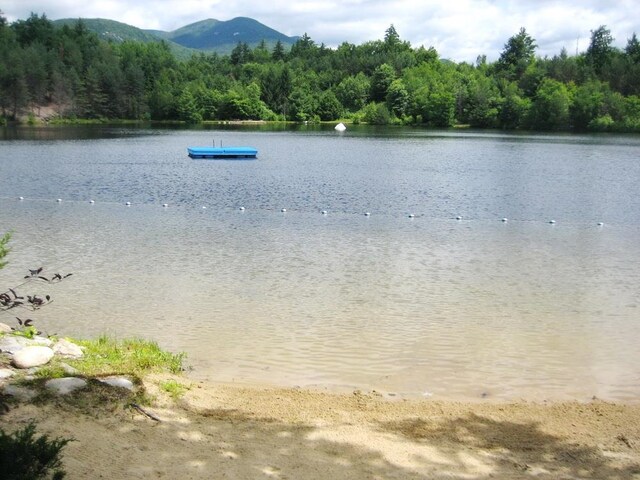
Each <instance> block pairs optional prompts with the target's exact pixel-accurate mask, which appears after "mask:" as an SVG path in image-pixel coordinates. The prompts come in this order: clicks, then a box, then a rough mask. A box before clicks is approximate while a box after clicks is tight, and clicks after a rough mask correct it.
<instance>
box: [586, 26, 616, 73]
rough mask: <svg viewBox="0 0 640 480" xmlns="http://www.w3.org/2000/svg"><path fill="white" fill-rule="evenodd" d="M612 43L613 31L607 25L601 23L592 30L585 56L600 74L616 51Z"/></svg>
mask: <svg viewBox="0 0 640 480" xmlns="http://www.w3.org/2000/svg"><path fill="white" fill-rule="evenodd" d="M612 44H613V37H612V36H611V31H610V30H609V29H608V28H607V27H606V26H605V25H601V26H599V27H598V28H597V29H595V30H592V31H591V42H590V43H589V47H588V48H587V52H586V55H585V56H586V58H587V61H588V62H589V64H590V65H591V66H592V67H593V70H594V71H595V72H596V74H598V75H599V74H601V73H602V71H603V69H604V68H605V67H606V66H607V65H608V64H609V63H610V62H611V56H612V54H613V51H614V49H613V47H612V46H611V45H612Z"/></svg>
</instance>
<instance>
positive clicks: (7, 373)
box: [0, 368, 16, 380]
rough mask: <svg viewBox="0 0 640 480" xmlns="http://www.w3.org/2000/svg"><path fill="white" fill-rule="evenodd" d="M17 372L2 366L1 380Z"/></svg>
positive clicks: (0, 370)
mask: <svg viewBox="0 0 640 480" xmlns="http://www.w3.org/2000/svg"><path fill="white" fill-rule="evenodd" d="M15 374H16V372H14V371H13V370H11V369H9V368H0V380H1V379H3V378H9V377H13V376H14V375H15Z"/></svg>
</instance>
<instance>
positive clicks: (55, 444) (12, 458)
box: [0, 422, 72, 480]
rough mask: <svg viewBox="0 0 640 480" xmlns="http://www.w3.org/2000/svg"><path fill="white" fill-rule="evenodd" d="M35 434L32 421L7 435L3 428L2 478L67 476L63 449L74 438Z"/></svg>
mask: <svg viewBox="0 0 640 480" xmlns="http://www.w3.org/2000/svg"><path fill="white" fill-rule="evenodd" d="M35 434H36V426H35V423H33V422H31V423H29V424H28V425H27V426H26V427H24V428H23V429H21V430H18V431H16V432H14V433H12V434H6V433H5V432H4V430H2V429H0V478H3V479H5V480H27V479H28V480H32V479H33V480H36V479H40V478H52V479H53V480H60V479H62V478H64V476H65V475H66V474H65V472H64V470H63V469H62V460H61V458H60V452H61V451H62V449H63V448H64V447H65V446H66V445H67V443H69V442H70V441H72V439H70V438H61V437H58V438H54V439H50V438H49V436H48V435H42V436H40V437H35Z"/></svg>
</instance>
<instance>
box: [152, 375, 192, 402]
mask: <svg viewBox="0 0 640 480" xmlns="http://www.w3.org/2000/svg"><path fill="white" fill-rule="evenodd" d="M159 386H160V388H161V389H162V390H164V391H165V392H167V393H168V394H169V396H171V398H173V399H174V400H178V399H179V398H180V397H182V396H183V395H184V394H185V393H186V392H187V391H188V390H190V389H191V387H190V386H188V385H185V384H183V383H180V382H177V381H175V380H167V381H164V382H160V383H159Z"/></svg>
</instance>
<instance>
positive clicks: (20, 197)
mask: <svg viewBox="0 0 640 480" xmlns="http://www.w3.org/2000/svg"><path fill="white" fill-rule="evenodd" d="M0 198H2V197H0ZM4 198H7V197H4ZM18 200H19V201H24V200H25V197H23V196H19V197H18ZM27 200H29V199H27ZM36 200H41V199H36ZM55 201H56V203H62V199H61V198H57V199H56V200H55ZM72 202H73V201H72ZM89 203H90V204H92V205H93V204H95V203H96V201H95V200H93V199H91V200H89ZM104 203H114V202H104ZM124 205H125V206H127V207H130V206H132V203H131V202H130V201H127V202H125V203H124ZM162 207H163V208H168V207H169V204H168V203H163V204H162ZM201 208H202V210H206V209H207V206H206V205H202V207H201ZM238 210H239V211H241V212H244V211H245V210H246V209H245V207H238ZM280 212H281V213H287V209H286V208H281V209H280ZM320 213H321V214H322V215H328V214H329V212H328V211H327V210H321V211H320ZM363 215H364V216H365V217H370V216H371V212H364V214H363ZM407 217H408V218H416V214H415V213H409V214H407ZM454 218H455V220H458V221H460V220H462V219H463V217H462V215H456V216H455V217H454ZM500 221H501V222H502V223H507V222H508V221H509V219H508V218H506V217H503V218H501V219H500ZM546 223H548V224H549V225H555V224H556V221H555V220H554V219H550V220H547V222H546ZM596 225H597V226H598V227H602V226H604V222H597V223H596Z"/></svg>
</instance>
